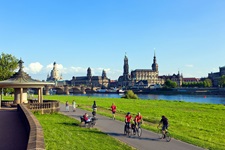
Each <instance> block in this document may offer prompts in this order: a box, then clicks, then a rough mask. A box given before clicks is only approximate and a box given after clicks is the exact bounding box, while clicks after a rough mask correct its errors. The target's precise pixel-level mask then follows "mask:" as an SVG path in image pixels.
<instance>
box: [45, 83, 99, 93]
mask: <svg viewBox="0 0 225 150" xmlns="http://www.w3.org/2000/svg"><path fill="white" fill-rule="evenodd" d="M99 88H100V87H91V86H68V85H46V86H45V87H44V94H45V95H50V94H53V93H54V94H66V95H69V94H70V93H74V94H86V93H91V92H96V91H97V89H99Z"/></svg>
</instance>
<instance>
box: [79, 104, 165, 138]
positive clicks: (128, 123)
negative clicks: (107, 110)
mask: <svg viewBox="0 0 225 150" xmlns="http://www.w3.org/2000/svg"><path fill="white" fill-rule="evenodd" d="M92 109H93V112H92V114H93V117H95V115H96V111H97V105H96V102H95V101H94V104H93V106H92ZM111 111H112V115H113V120H115V113H116V106H115V104H114V103H112V106H111ZM83 119H84V121H85V123H87V122H89V121H90V119H89V118H88V114H87V113H85V114H84V116H83ZM131 122H134V123H133V124H131ZM142 123H143V117H142V115H141V113H140V112H138V113H137V115H136V116H135V117H134V119H133V120H132V116H131V113H130V112H128V113H127V114H126V116H125V127H124V131H125V130H126V128H128V129H129V128H130V127H131V128H132V129H133V133H134V134H135V128H140V126H141V124H142ZM161 124H162V134H163V135H165V131H166V130H167V128H168V124H169V123H168V119H167V118H166V117H165V116H164V115H163V116H162V118H161V120H160V122H159V125H158V128H159V126H160V125H161ZM162 138H164V137H162Z"/></svg>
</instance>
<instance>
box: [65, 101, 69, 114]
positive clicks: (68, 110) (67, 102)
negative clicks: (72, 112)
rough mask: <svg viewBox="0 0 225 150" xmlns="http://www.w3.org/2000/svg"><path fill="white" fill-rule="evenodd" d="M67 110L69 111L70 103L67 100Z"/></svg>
mask: <svg viewBox="0 0 225 150" xmlns="http://www.w3.org/2000/svg"><path fill="white" fill-rule="evenodd" d="M66 111H68V112H69V103H68V101H66Z"/></svg>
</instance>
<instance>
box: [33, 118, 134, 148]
mask: <svg viewBox="0 0 225 150" xmlns="http://www.w3.org/2000/svg"><path fill="white" fill-rule="evenodd" d="M35 116H36V117H37V119H38V120H39V122H40V124H41V126H42V128H43V130H44V138H45V147H46V150H95V149H99V148H101V149H107V150H115V149H116V150H131V149H133V148H131V147H129V146H128V145H125V144H124V143H122V142H120V141H118V140H116V139H114V138H112V137H110V136H108V135H106V134H105V133H102V132H100V131H98V130H97V129H94V128H91V129H88V128H84V127H79V122H78V121H77V120H75V119H73V118H70V117H68V116H65V115H62V114H45V115H40V114H35Z"/></svg>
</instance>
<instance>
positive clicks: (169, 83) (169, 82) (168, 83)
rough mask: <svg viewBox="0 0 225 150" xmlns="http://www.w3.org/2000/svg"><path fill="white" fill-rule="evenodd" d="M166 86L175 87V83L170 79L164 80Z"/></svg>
mask: <svg viewBox="0 0 225 150" xmlns="http://www.w3.org/2000/svg"><path fill="white" fill-rule="evenodd" d="M164 86H165V87H166V88H176V87H177V83H176V82H174V81H171V80H169V79H168V80H166V82H165V85H164Z"/></svg>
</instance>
